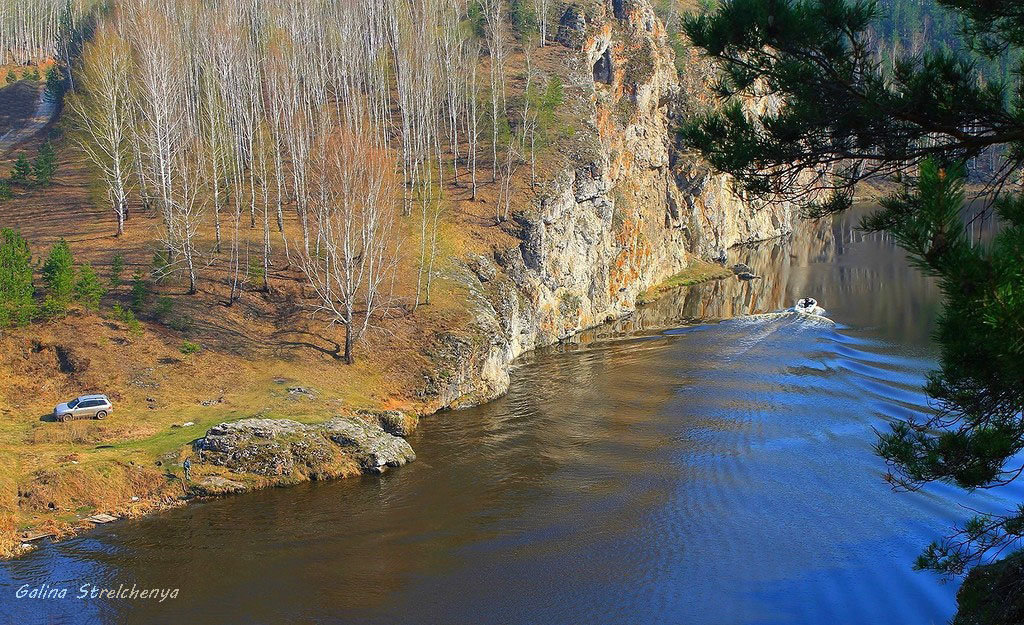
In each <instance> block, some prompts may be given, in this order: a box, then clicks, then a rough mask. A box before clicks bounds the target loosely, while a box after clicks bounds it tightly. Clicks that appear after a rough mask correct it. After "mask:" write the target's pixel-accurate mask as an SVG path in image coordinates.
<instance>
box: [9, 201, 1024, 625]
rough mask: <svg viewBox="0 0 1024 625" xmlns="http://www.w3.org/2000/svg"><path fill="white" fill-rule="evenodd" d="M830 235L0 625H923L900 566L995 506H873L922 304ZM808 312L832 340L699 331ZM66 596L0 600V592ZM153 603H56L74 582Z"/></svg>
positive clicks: (946, 499)
mask: <svg viewBox="0 0 1024 625" xmlns="http://www.w3.org/2000/svg"><path fill="white" fill-rule="evenodd" d="M851 219H853V218H852V217H849V216H847V217H842V218H837V219H836V220H835V221H834V222H831V223H824V224H818V225H817V226H813V227H812V226H804V227H802V228H801V230H800V232H798V233H797V234H796V235H794V236H793V237H791V238H790V239H787V240H785V241H780V242H775V243H769V244H762V245H760V246H758V247H756V248H746V249H741V250H734V251H733V258H732V259H731V261H732V262H735V261H744V262H746V263H747V264H749V265H751V266H752V267H753V268H754V269H755V270H756V271H757V273H761V274H764V275H765V278H764V279H763V280H756V281H753V282H742V281H740V280H738V279H729V280H725V281H720V282H715V283H710V284H705V285H701V286H698V287H695V288H692V289H689V290H688V291H684V292H680V293H678V294H675V295H674V296H672V297H668V298H666V299H665V300H662V301H660V302H658V303H657V304H655V305H652V306H650V307H647V308H645V309H643V310H642V311H641V312H640V313H639V314H637V315H636V316H634V317H633V318H632V319H629V320H627V321H624V322H621V323H619V324H616V325H614V326H611V327H607V328H603V329H601V330H599V331H595V332H591V333H588V334H586V335H584V336H582V337H580V338H579V339H578V340H576V341H574V342H573V343H571V344H567V345H562V346H560V347H558V348H554V349H549V350H544V351H542V352H539V353H537V354H534V355H532V356H530V357H528V358H526V359H524V361H523V362H522V363H521V364H519V365H518V366H517V369H516V371H515V373H514V375H513V384H512V388H511V390H510V392H509V394H508V395H507V396H506V397H504V398H501V399H499V400H497V401H495V402H493V403H490V404H488V405H486V406H482V407H479V408H476V409H472V410H467V411H463V412H457V413H450V414H442V415H438V416H435V417H433V418H431V419H428V420H427V421H425V422H424V424H423V426H422V428H421V431H420V432H419V433H417V434H416V435H415V436H414V437H413V438H412V440H411V442H412V444H413V446H414V447H415V449H416V451H417V454H418V456H419V460H418V461H417V462H415V463H413V464H411V465H409V466H408V467H405V468H403V469H400V470H397V471H393V472H391V473H388V474H386V475H384V476H383V477H381V478H376V477H368V478H362V479H356V480H342V481H338V482H332V483H323V484H308V485H302V486H299V487H294V488H287V489H272V490H267V491H263V492H258V493H252V494H248V495H244V496H239V497H232V498H227V499H221V500H215V501H210V502H206V503H201V504H198V505H193V506H189V507H188V508H185V509H179V510H174V511H170V512H166V513H162V514H158V515H154V516H151V517H148V518H144V519H141V520H136V521H127V522H119V523H115V524H111V525H110V526H106V527H104V528H101V529H99V530H97V531H95V532H92V533H90V534H88V535H84V536H81V537H78V538H75V539H72V540H69V541H66V542H63V543H59V544H55V545H50V546H46V547H44V548H42V549H40V550H38V551H36V552H33V553H31V554H29V555H27V556H25V557H23V558H21V559H19V560H15V561H11V562H6V563H3V564H2V565H0V619H3V621H2V622H7V623H16V624H19V625H21V624H34V623H46V624H63V623H68V624H79V623H104V624H106V623H132V624H135V623H138V624H146V625H149V624H155V623H187V624H210V625H226V624H236V623H237V624H240V625H241V624H244V625H252V624H264V623H265V624H286V623H287V624H293V623H382V624H383V623H399V622H401V623H495V624H498V623H566V624H569V623H687V624H692V625H732V624H744V625H752V624H809V625H818V624H825V623H828V624H831V625H847V624H848V625H865V624H870V625H887V624H892V625H925V624H933V623H935V624H938V623H945V622H947V621H948V619H949V618H950V617H951V616H952V614H953V612H954V610H955V606H956V604H955V591H956V588H957V582H955V581H954V582H952V583H946V584H943V583H941V580H939V579H938V578H936V577H935V576H933V575H931V574H928V573H919V572H914V571H913V570H912V569H911V565H912V562H913V559H914V557H915V555H916V554H917V553H918V552H919V551H920V550H921V549H922V548H923V547H924V546H925V545H926V544H927V543H928V542H930V541H931V540H933V539H936V538H938V537H940V536H941V535H942V534H943V532H945V531H946V530H947V529H948V526H949V524H950V523H951V522H953V521H954V520H962V519H964V518H965V517H966V516H967V511H966V510H965V509H963V508H962V507H961V506H960V504H968V503H969V504H970V505H971V506H973V507H975V508H982V509H991V510H993V511H1002V510H1004V509H1005V508H1007V507H1008V506H1010V500H1011V499H1014V500H1018V501H1019V500H1020V499H1021V498H1022V495H1024V492H1022V489H1021V488H1020V487H1018V486H1012V487H1010V488H1004V489H995V490H993V491H990V492H985V493H980V494H975V495H971V496H968V495H965V494H964V493H962V492H960V491H958V490H957V489H955V488H953V487H950V486H944V485H937V486H932V487H929V488H927V489H926V490H924V491H923V492H917V493H895V492H893V491H892V490H890V488H889V487H888V486H887V485H886V484H885V482H884V481H883V476H884V473H885V466H884V464H883V463H882V461H881V460H880V459H879V458H878V457H876V456H875V455H874V454H873V451H872V445H873V443H874V442H875V435H874V433H873V428H884V427H885V424H886V421H887V420H888V419H891V418H893V417H902V416H908V415H913V414H918V413H921V412H922V411H925V410H927V402H926V398H925V397H924V396H923V394H922V392H921V390H920V387H921V385H922V383H923V381H924V376H925V374H926V372H927V371H928V370H929V369H930V368H932V367H933V366H934V364H935V352H934V347H933V346H931V345H930V344H929V333H930V331H931V330H932V328H933V325H932V319H933V318H934V316H935V313H936V312H937V310H938V306H939V296H938V292H937V290H936V288H935V286H934V285H933V284H932V283H931V282H929V281H928V280H926V279H924V278H922V277H921V276H920V275H919V274H917V273H916V272H915V271H913V270H911V269H909V268H908V266H907V264H906V262H905V260H904V258H903V255H902V254H901V253H900V252H899V251H898V250H897V249H896V248H895V247H894V246H893V245H892V244H891V243H890V242H888V241H886V240H884V239H883V238H882V237H879V236H871V237H865V236H863V235H861V234H860V233H857V232H856V231H855V230H854V229H853V227H852V225H853V224H852V222H851ZM804 295H811V296H814V297H816V298H818V300H819V302H820V303H821V304H822V305H823V306H824V307H825V308H826V309H827V310H828V313H829V315H830V316H831V317H832V318H833V319H834V320H835V321H836V322H837V323H838V325H837V326H836V327H834V328H833V327H825V326H819V325H809V324H797V323H791V322H786V321H781V322H779V321H777V322H771V323H763V322H761V323H751V322H744V321H726V322H722V323H718V322H714V320H718V319H722V318H729V317H734V316H737V315H743V314H747V313H756V312H766V311H771V310H776V309H779V308H783V307H786V306H789V305H791V304H792V302H793V301H794V300H795V299H797V298H798V297H801V296H804ZM43 583H48V584H50V587H58V588H59V587H66V588H69V592H68V596H67V598H65V599H51V600H31V599H28V598H25V599H17V598H16V591H17V589H18V588H19V587H21V586H23V585H25V584H29V585H31V586H38V585H40V584H43ZM83 583H88V584H95V585H96V586H98V587H105V588H111V587H112V588H115V589H116V588H117V587H118V586H119V585H120V584H124V585H126V586H131V585H132V584H133V583H134V584H137V585H138V586H139V587H146V588H177V589H179V591H178V596H177V598H176V599H167V600H165V601H164V602H162V603H161V602H159V601H153V600H139V599H137V600H106V599H86V600H79V599H77V598H76V595H77V593H78V588H79V587H80V585H81V584H83Z"/></svg>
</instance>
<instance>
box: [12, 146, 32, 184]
mask: <svg viewBox="0 0 1024 625" xmlns="http://www.w3.org/2000/svg"><path fill="white" fill-rule="evenodd" d="M31 175H32V163H30V162H29V160H28V156H26V155H25V154H24V153H22V154H19V155H18V160H16V161H14V169H13V170H12V171H11V182H12V183H16V184H27V183H28V179H29V176H31Z"/></svg>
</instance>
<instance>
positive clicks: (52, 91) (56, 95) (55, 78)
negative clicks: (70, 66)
mask: <svg viewBox="0 0 1024 625" xmlns="http://www.w3.org/2000/svg"><path fill="white" fill-rule="evenodd" d="M46 97H47V98H48V99H49V100H50V101H51V102H57V101H60V99H61V98H63V97H64V75H63V74H62V73H61V71H60V69H58V68H57V66H56V65H51V66H50V69H48V70H46Z"/></svg>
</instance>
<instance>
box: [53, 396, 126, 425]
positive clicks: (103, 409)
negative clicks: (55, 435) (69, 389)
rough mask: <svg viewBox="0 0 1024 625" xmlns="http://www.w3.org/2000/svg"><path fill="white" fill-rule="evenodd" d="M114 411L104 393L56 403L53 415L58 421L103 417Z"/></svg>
mask: <svg viewBox="0 0 1024 625" xmlns="http://www.w3.org/2000/svg"><path fill="white" fill-rule="evenodd" d="M113 411H114V406H113V405H112V404H111V403H110V400H109V399H107V396H106V395H82V396H81V397H79V398H77V399H72V400H71V401H69V402H65V403H63V404H57V406H56V407H55V408H54V409H53V416H54V417H56V419H57V420H58V421H72V420H75V419H104V418H106V416H107V415H108V414H110V413H111V412H113Z"/></svg>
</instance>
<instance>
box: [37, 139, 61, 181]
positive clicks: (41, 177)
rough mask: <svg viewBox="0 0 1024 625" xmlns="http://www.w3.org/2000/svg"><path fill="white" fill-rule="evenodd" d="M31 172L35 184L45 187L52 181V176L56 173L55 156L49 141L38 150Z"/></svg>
mask: <svg viewBox="0 0 1024 625" xmlns="http://www.w3.org/2000/svg"><path fill="white" fill-rule="evenodd" d="M32 170H33V173H34V174H35V178H36V183H37V184H39V185H42V186H46V185H49V184H50V182H52V181H53V175H54V174H55V173H56V172H57V155H56V153H55V152H54V151H53V145H52V144H51V143H50V142H49V141H47V142H45V143H43V145H42V147H40V148H39V154H38V155H37V156H36V160H35V163H33V165H32Z"/></svg>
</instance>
